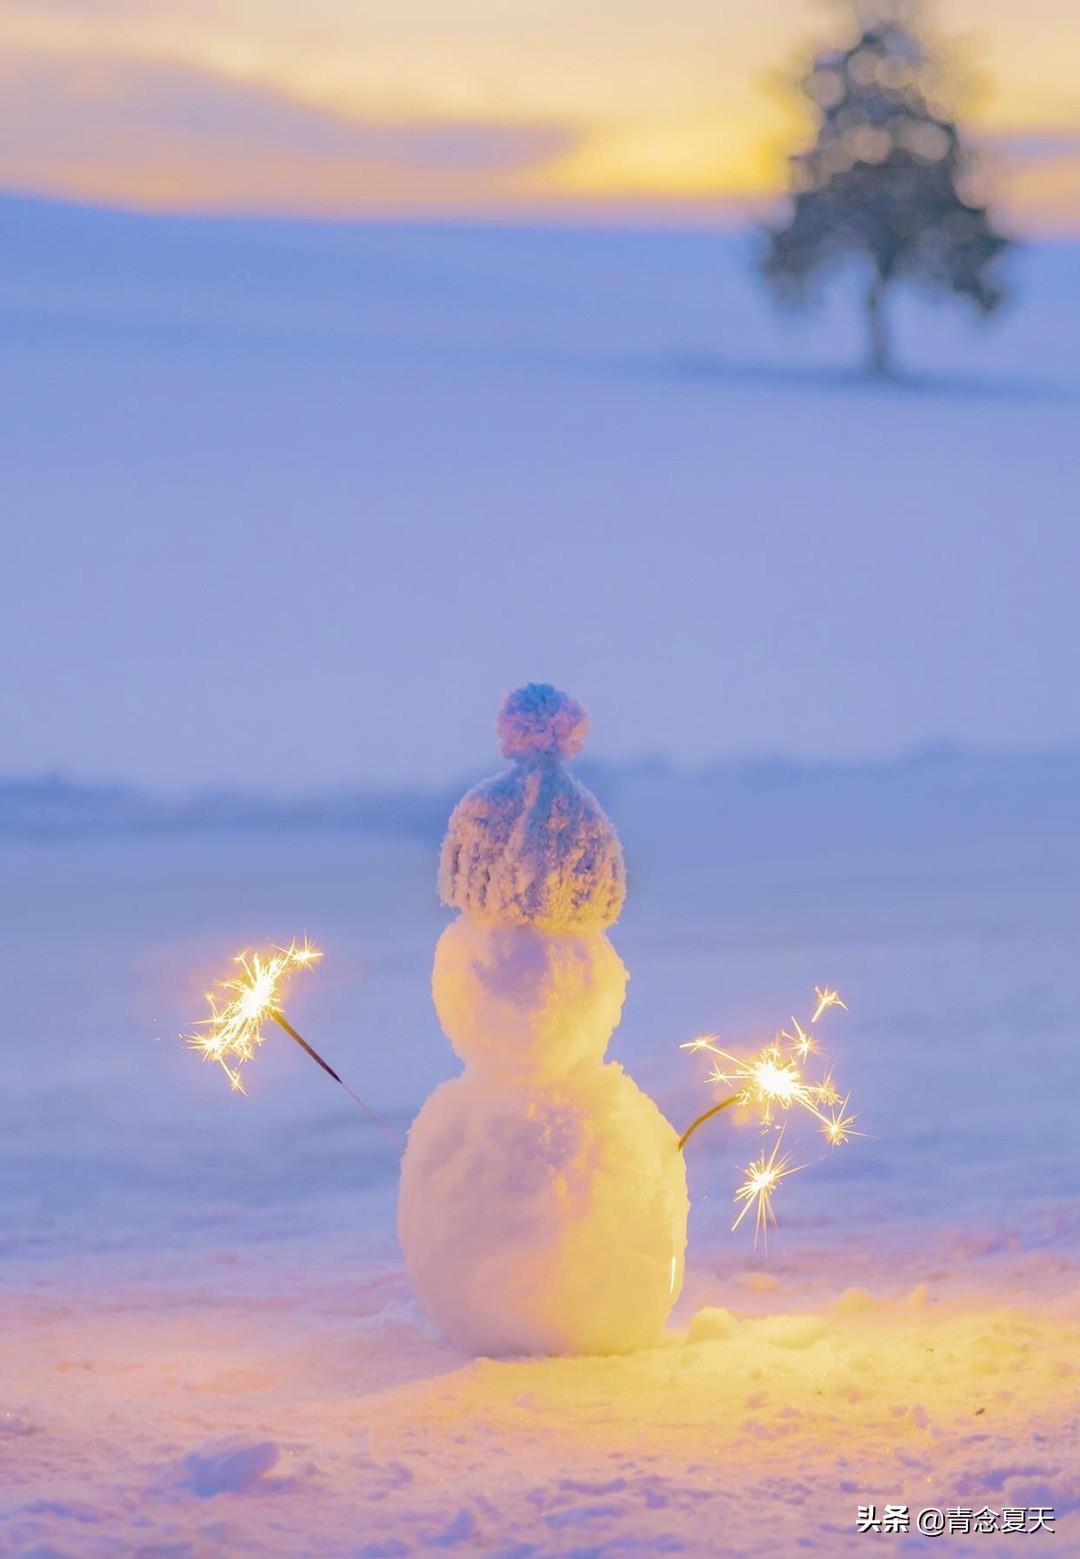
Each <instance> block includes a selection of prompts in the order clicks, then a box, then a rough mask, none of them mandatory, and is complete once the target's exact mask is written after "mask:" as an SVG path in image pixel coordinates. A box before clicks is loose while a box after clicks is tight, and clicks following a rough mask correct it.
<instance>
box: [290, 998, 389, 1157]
mask: <svg viewBox="0 0 1080 1559" xmlns="http://www.w3.org/2000/svg"><path fill="white" fill-rule="evenodd" d="M269 1015H270V1017H272V1018H273V1020H274V1022H275V1023H276V1024H277V1025H278V1027H279V1028H283V1029H284V1030H285V1032H286V1034H288V1036H289V1038H290V1039H293V1040H295V1041H296V1043H297V1044H298V1045H299V1046H300V1049H301V1050H303V1051H304V1052H305V1053H306V1054H307V1055H309V1056H310V1057H311V1059H312V1060H313V1061H315V1062H317V1063H318V1065H319V1066H321V1067H322V1069H323V1071H324V1072H327V1073H328V1074H329V1075H330V1076H331V1077H332V1078H333V1079H334V1081H335V1083H337V1084H338V1085H339V1086H340V1087H341V1088H344V1090H345V1092H346V1093H347V1094H348V1096H349V1098H350V1099H352V1100H354V1101H355V1102H356V1103H357V1104H358V1105H359V1106H360V1108H361V1109H362V1110H363V1111H364V1113H365V1114H366V1115H368V1116H370V1118H371V1119H372V1120H373V1121H374V1123H375V1125H376V1126H378V1128H379V1130H380V1131H381V1132H382V1134H383V1136H384V1137H387V1138H388V1139H389V1140H390V1141H391V1142H392V1143H393V1144H394V1146H395V1148H398V1149H400V1148H401V1146H402V1142H401V1139H400V1137H398V1135H397V1133H396V1132H393V1131H391V1129H390V1127H389V1126H388V1125H387V1124H386V1122H385V1121H384V1120H383V1118H382V1116H381V1115H377V1114H376V1113H375V1111H374V1110H373V1109H372V1108H371V1105H370V1104H366V1103H365V1102H364V1100H363V1099H361V1097H360V1095H359V1094H358V1093H353V1091H352V1089H351V1088H350V1087H349V1085H348V1083H347V1082H346V1081H345V1079H344V1078H343V1077H341V1076H339V1075H338V1073H337V1072H335V1071H334V1068H333V1067H332V1066H331V1065H330V1063H329V1061H324V1060H323V1058H322V1056H321V1055H320V1054H319V1052H318V1051H317V1050H316V1049H315V1048H314V1047H313V1046H311V1045H309V1044H308V1042H307V1040H306V1039H305V1038H304V1036H303V1034H300V1033H298V1032H297V1031H296V1029H294V1028H293V1026H292V1024H291V1023H290V1022H289V1020H288V1018H287V1017H286V1016H285V1014H284V1013H283V1012H282V1011H280V1010H279V1008H277V1007H271V1008H270V1009H269Z"/></svg>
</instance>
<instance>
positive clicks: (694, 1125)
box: [679, 1093, 742, 1153]
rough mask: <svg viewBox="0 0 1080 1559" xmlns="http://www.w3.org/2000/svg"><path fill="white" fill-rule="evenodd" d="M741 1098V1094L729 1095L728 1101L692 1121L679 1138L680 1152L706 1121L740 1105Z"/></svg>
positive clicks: (722, 1100)
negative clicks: (730, 1107) (722, 1111)
mask: <svg viewBox="0 0 1080 1559" xmlns="http://www.w3.org/2000/svg"><path fill="white" fill-rule="evenodd" d="M741 1098H742V1094H741V1093H732V1094H729V1095H728V1097H727V1098H726V1099H721V1100H720V1103H719V1104H714V1105H713V1107H712V1109H711V1110H706V1111H705V1114H704V1115H699V1116H698V1118H697V1120H696V1121H691V1123H690V1125H689V1126H687V1128H686V1130H685V1131H684V1132H683V1134H682V1136H681V1137H680V1138H679V1152H680V1153H681V1152H682V1151H683V1149H684V1148H685V1147H686V1144H687V1143H688V1142H689V1141H690V1138H691V1137H692V1136H693V1135H694V1133H695V1131H697V1129H698V1127H699V1126H704V1124H705V1122H706V1121H711V1120H712V1118H713V1116H714V1115H719V1114H720V1111H721V1110H726V1109H727V1107H728V1105H729V1104H738V1102H739V1100H740V1099H741Z"/></svg>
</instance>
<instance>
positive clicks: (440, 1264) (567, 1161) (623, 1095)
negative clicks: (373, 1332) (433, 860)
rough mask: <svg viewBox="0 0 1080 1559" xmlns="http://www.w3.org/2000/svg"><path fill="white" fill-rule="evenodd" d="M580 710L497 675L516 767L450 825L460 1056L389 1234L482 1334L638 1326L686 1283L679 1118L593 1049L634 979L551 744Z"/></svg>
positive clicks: (451, 1321) (574, 1343)
mask: <svg viewBox="0 0 1080 1559" xmlns="http://www.w3.org/2000/svg"><path fill="white" fill-rule="evenodd" d="M584 727H585V716H584V712H583V711H582V710H581V708H580V706H579V705H577V704H576V703H574V701H573V700H571V699H568V698H567V697H566V696H565V695H564V694H560V693H558V692H556V690H555V689H553V688H549V687H547V686H545V685H539V686H538V685H535V684H530V685H529V686H528V687H526V688H522V689H519V690H518V691H517V692H516V693H513V694H511V695H509V697H508V699H507V700H506V702H505V703H504V706H503V709H502V711H501V713H500V719H499V732H500V736H501V738H502V748H503V752H504V754H506V756H508V757H510V758H512V759H513V760H514V765H513V767H512V768H511V769H510V770H509V771H508V772H507V773H505V774H503V775H499V776H497V777H496V778H495V779H493V780H489V781H486V782H485V783H484V784H482V785H480V786H477V787H476V788H475V790H473V791H470V792H469V793H468V795H466V796H465V797H464V798H463V800H462V801H461V803H460V804H459V805H458V807H457V809H456V810H455V812H454V815H453V817H452V818H451V821H450V827H449V831H448V833H447V837H446V841H445V843H444V845H443V851H442V859H441V867H440V888H441V892H442V896H443V899H444V901H445V902H447V903H448V904H450V905H451V906H453V907H455V908H457V909H458V910H459V911H460V913H459V915H458V917H457V919H455V920H454V921H453V922H452V923H451V924H450V925H449V926H448V927H447V928H446V930H445V931H444V932H443V934H442V936H441V938H440V939H439V943H438V946H437V948H436V953H435V966H434V971H433V976H432V994H433V997H434V1001H435V1007H436V1010H437V1012H438V1015H439V1019H440V1021H441V1023H442V1025H443V1028H444V1029H445V1031H446V1034H447V1036H448V1037H449V1039H450V1041H451V1043H452V1044H453V1046H454V1049H455V1050H456V1052H457V1053H458V1055H459V1056H460V1057H461V1059H462V1060H463V1061H464V1062H465V1070H464V1072H463V1073H462V1074H461V1075H460V1076H458V1077H455V1078H453V1079H452V1080H451V1081H449V1082H447V1083H444V1084H443V1085H442V1086H441V1087H440V1088H438V1089H436V1091H435V1092H434V1093H433V1094H432V1095H431V1097H430V1098H429V1099H428V1100H427V1102H426V1104H425V1105H424V1107H423V1108H422V1110H421V1111H420V1114H419V1115H418V1116H417V1118H416V1120H415V1121H414V1123H413V1126H412V1129H411V1131H410V1133H409V1141H408V1146H407V1149H406V1153H405V1157H404V1160H403V1164H402V1177H401V1195H400V1201H399V1215H398V1232H399V1237H400V1240H401V1245H402V1249H403V1251H404V1254H405V1260H406V1265H407V1267H408V1271H409V1276H410V1279H411V1280H412V1283H413V1286H414V1288H415V1290H416V1293H417V1295H418V1297H419V1299H420V1301H421V1303H422V1304H423V1306H424V1308H425V1309H426V1310H427V1312H428V1314H429V1315H430V1316H431V1317H432V1319H433V1320H434V1321H435V1322H436V1324H437V1325H438V1326H439V1328H440V1329H441V1330H442V1331H443V1332H444V1333H445V1335H446V1336H448V1337H449V1338H451V1339H452V1340H453V1341H455V1342H457V1343H459V1344H460V1345H461V1346H463V1347H465V1348H467V1349H469V1350H470V1351H471V1352H476V1353H486V1354H508V1353H620V1352H628V1351H630V1350H632V1349H635V1348H639V1347H644V1346H648V1345H649V1344H651V1343H653V1342H655V1341H656V1340H657V1338H658V1336H659V1334H660V1331H661V1329H662V1327H663V1325H664V1322H665V1321H666V1319H667V1316H668V1314H669V1312H670V1310H671V1307H672V1305H673V1304H674V1302H675V1300H676V1298H677V1297H678V1293H679V1289H680V1287H681V1284H682V1274H683V1258H684V1253H685V1246H686V1219H687V1211H688V1204H687V1195H686V1176H685V1171H684V1168H683V1160H682V1154H681V1153H680V1152H679V1148H678V1139H677V1136H676V1133H675V1131H674V1128H673V1127H672V1126H671V1125H670V1124H669V1123H668V1121H666V1120H665V1119H664V1117H663V1115H662V1114H661V1113H660V1111H659V1110H658V1109H657V1107H656V1105H655V1104H654V1103H653V1102H652V1100H651V1099H649V1098H648V1096H647V1095H646V1094H644V1093H642V1091H641V1090H640V1089H639V1088H638V1087H637V1085H636V1083H634V1082H633V1080H632V1079H631V1078H630V1077H628V1076H627V1075H626V1073H625V1072H624V1071H623V1070H622V1068H621V1067H620V1066H618V1065H617V1064H615V1063H612V1062H606V1061H605V1059H604V1055H605V1051H606V1048H607V1044H608V1041H609V1039H610V1037H611V1034H612V1033H613V1031H614V1029H615V1027H616V1026H617V1024H618V1021H619V1017H620V1014H621V1011H622V1005H623V999H624V995H625V990H626V981H627V972H626V969H625V966H624V965H623V963H622V960H621V959H620V958H619V955H618V953H617V952H616V951H615V949H614V947H613V946H612V944H611V942H610V941H609V940H608V937H607V935H606V929H607V927H608V926H610V925H611V924H612V923H613V922H614V921H615V919H616V918H617V916H618V913H619V910H620V909H621V907H622V901H623V897H624V893H625V880H624V872H623V863H622V852H621V849H620V847H619V842H618V838H617V836H616V834H615V831H614V828H613V827H612V825H611V823H610V821H609V819H608V818H607V817H606V815H605V814H604V812H603V810H602V808H601V807H600V805H599V803H598V802H597V801H596V799H595V797H593V796H592V795H591V794H590V793H589V792H588V791H587V790H586V789H585V788H584V787H583V786H582V785H580V784H578V782H577V781H576V780H574V779H573V778H572V777H571V776H570V774H569V773H568V772H567V771H566V769H565V768H564V766H563V764H562V761H561V760H562V759H563V758H564V757H566V756H568V755H569V754H570V753H572V752H574V751H576V750H577V747H578V746H579V745H580V740H581V737H582V736H583V734H584Z"/></svg>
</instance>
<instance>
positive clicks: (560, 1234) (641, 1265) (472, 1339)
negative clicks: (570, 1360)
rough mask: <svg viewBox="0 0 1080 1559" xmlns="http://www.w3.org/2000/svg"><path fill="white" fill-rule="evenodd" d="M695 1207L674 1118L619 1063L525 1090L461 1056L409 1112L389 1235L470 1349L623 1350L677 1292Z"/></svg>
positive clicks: (641, 1342) (433, 1308)
mask: <svg viewBox="0 0 1080 1559" xmlns="http://www.w3.org/2000/svg"><path fill="white" fill-rule="evenodd" d="M688 1205H689V1204H688V1200H687V1193H686V1172H685V1167H684V1163H683V1156H682V1154H681V1153H680V1151H679V1147H678V1138H677V1136H676V1133H675V1130H674V1128H673V1127H672V1126H671V1125H670V1123H669V1122H668V1121H667V1120H666V1119H665V1118H664V1116H663V1115H662V1114H661V1113H660V1111H659V1110H658V1109H657V1107H656V1105H655V1104H654V1103H653V1102H652V1100H651V1099H650V1098H649V1097H648V1096H647V1095H646V1094H644V1093H642V1092H641V1090H640V1089H639V1088H638V1086H637V1085H636V1083H634V1082H633V1080H632V1079H631V1078H629V1077H628V1076H627V1075H626V1073H625V1072H623V1070H622V1068H621V1067H620V1066H618V1065H617V1064H615V1063H601V1062H593V1063H585V1064H583V1065H581V1066H579V1067H576V1068H575V1069H574V1070H573V1071H571V1072H569V1073H567V1074H566V1075H565V1076H564V1077H562V1078H561V1079H558V1080H556V1081H552V1082H548V1083H544V1084H540V1085H534V1086H533V1087H531V1088H530V1089H529V1090H528V1091H527V1092H523V1091H522V1089H521V1087H520V1086H519V1085H518V1086H516V1085H514V1084H513V1083H507V1082H505V1081H496V1080H494V1079H492V1078H491V1077H490V1076H489V1075H487V1074H486V1073H485V1072H482V1071H480V1070H478V1069H476V1068H472V1067H467V1068H466V1070H465V1071H464V1073H462V1075H461V1076H460V1077H456V1078H453V1079H452V1080H451V1081H450V1082H447V1083H444V1084H443V1085H442V1086H441V1087H440V1088H438V1089H436V1091H435V1092H434V1093H433V1094H432V1095H431V1097H430V1098H429V1099H428V1101H427V1102H426V1104H425V1105H424V1107H423V1109H422V1110H421V1111H420V1114H419V1115H418V1116H417V1118H416V1120H415V1122H414V1123H413V1126H412V1129H411V1131H410V1133H409V1141H408V1146H407V1149H406V1153H405V1158H404V1161H403V1165H402V1176H401V1196H400V1201H399V1213H398V1234H399V1238H400V1241H401V1246H402V1250H403V1251H404V1254H405V1262H406V1266H407V1268H408V1272H409V1277H410V1279H411V1281H412V1284H413V1287H414V1289H415V1291H416V1294H417V1297H418V1298H419V1300H420V1302H421V1304H422V1305H423V1307H424V1309H425V1310H426V1311H427V1313H428V1314H429V1315H430V1316H431V1318H432V1320H433V1321H434V1322H435V1323H436V1325H437V1326H438V1327H439V1328H440V1330H441V1331H442V1332H443V1333H444V1334H445V1336H447V1337H448V1338H449V1339H450V1340H451V1341H453V1342H456V1343H457V1344H459V1345H460V1346H461V1347H463V1348H465V1349H467V1350H468V1351H469V1352H472V1353H478V1354H487V1355H506V1354H605V1353H629V1352H632V1351H633V1350H635V1349H638V1348H643V1347H648V1346H650V1345H652V1344H653V1343H655V1342H656V1341H657V1340H658V1338H659V1336H660V1333H661V1331H662V1329H663V1326H664V1323H665V1322H666V1320H667V1317H668V1315H669V1313H670V1311H671V1307H672V1305H673V1304H674V1302H675V1300H676V1298H677V1297H678V1294H679V1290H680V1288H681V1286H682V1277H683V1259H684V1254H685V1249H686V1221H687V1214H688Z"/></svg>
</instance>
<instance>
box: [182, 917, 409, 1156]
mask: <svg viewBox="0 0 1080 1559" xmlns="http://www.w3.org/2000/svg"><path fill="white" fill-rule="evenodd" d="M321 957H322V953H321V952H320V950H319V949H318V948H317V947H313V946H312V945H311V943H310V942H309V941H308V940H307V938H306V937H305V939H304V941H303V942H296V941H292V942H290V943H289V945H288V947H273V948H271V949H270V951H269V952H265V953H258V952H246V953H239V954H237V956H236V958H235V959H234V960H233V961H234V963H235V964H236V965H237V968H238V973H236V974H234V975H233V976H232V978H231V979H227V980H219V981H218V983H217V985H216V986H215V987H214V989H213V990H212V991H207V993H206V999H207V1001H208V1002H209V1004H210V1016H209V1017H208V1018H203V1019H201V1021H200V1022H199V1023H197V1024H196V1025H195V1032H194V1033H191V1034H186V1035H185V1036H184V1038H185V1039H186V1041H187V1043H188V1044H189V1045H190V1046H191V1048H192V1050H197V1051H198V1052H199V1054H200V1055H201V1056H202V1057H203V1059H204V1060H205V1061H216V1062H217V1063H218V1065H219V1066H220V1067H221V1068H222V1070H223V1071H224V1073H225V1075H226V1076H227V1077H228V1079H229V1086H230V1087H231V1088H232V1089H233V1091H234V1092H235V1093H244V1092H246V1090H245V1088H244V1080H243V1077H242V1076H241V1073H240V1069H241V1067H242V1066H244V1065H245V1064H246V1063H247V1062H248V1061H250V1060H251V1059H252V1057H253V1056H254V1055H255V1052H256V1051H257V1050H258V1048H259V1046H260V1045H262V1044H263V1043H264V1041H265V1038H266V1036H265V1034H264V1033H263V1029H264V1028H265V1026H266V1024H267V1022H269V1021H273V1022H274V1023H276V1024H277V1025H278V1027H279V1028H281V1029H284V1031H285V1033H286V1034H288V1036H289V1038H290V1039H291V1040H293V1041H294V1042H295V1043H296V1044H297V1045H299V1046H300V1049H301V1050H303V1051H304V1052H305V1054H307V1055H309V1056H310V1057H311V1059H312V1060H313V1061H314V1062H316V1063H317V1064H318V1065H319V1066H321V1067H322V1069H323V1071H324V1072H326V1073H327V1074H328V1075H329V1076H330V1077H332V1078H333V1079H334V1081H335V1083H337V1084H338V1086H339V1087H341V1088H344V1090H345V1092H346V1093H347V1094H348V1095H349V1097H350V1099H352V1100H353V1101H354V1102H355V1103H356V1104H358V1105H359V1106H360V1108H361V1109H362V1110H363V1111H364V1112H365V1113H366V1114H367V1115H369V1116H370V1117H371V1119H372V1120H373V1121H374V1122H375V1124H376V1125H377V1126H378V1128H379V1130H380V1131H381V1132H383V1133H384V1135H386V1136H387V1137H389V1138H390V1140H391V1141H392V1142H393V1143H394V1146H395V1147H400V1145H401V1144H400V1143H399V1142H398V1140H397V1138H396V1137H395V1136H394V1134H393V1132H392V1131H391V1130H390V1128H389V1127H388V1126H387V1124H386V1122H385V1121H384V1120H383V1119H382V1117H381V1116H380V1115H377V1114H376V1113H375V1111H374V1110H373V1109H372V1108H371V1106H370V1105H369V1104H367V1103H365V1101H364V1100H363V1099H361V1097H360V1095H359V1094H358V1093H354V1092H353V1090H352V1089H351V1088H350V1087H349V1085H348V1083H347V1082H346V1081H345V1080H344V1078H342V1077H341V1076H339V1074H338V1073H337V1072H335V1071H334V1068H333V1067H332V1066H331V1065H330V1063H329V1062H328V1061H324V1059H323V1058H322V1056H321V1055H320V1054H319V1052H318V1051H317V1050H316V1049H315V1048H314V1047H313V1046H312V1045H309V1044H308V1042H307V1040H306V1039H305V1038H304V1037H303V1035H302V1034H299V1033H297V1031H296V1029H294V1028H293V1026H292V1024H291V1023H290V1022H289V1020H288V1019H287V1018H286V1016H285V1014H284V1013H283V1012H282V1010H281V992H282V989H283V986H284V984H285V981H286V980H287V979H288V978H289V976H290V975H292V974H294V973H296V971H297V970H301V969H310V968H311V966H312V964H314V963H317V962H318V960H319V959H320V958H321Z"/></svg>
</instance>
